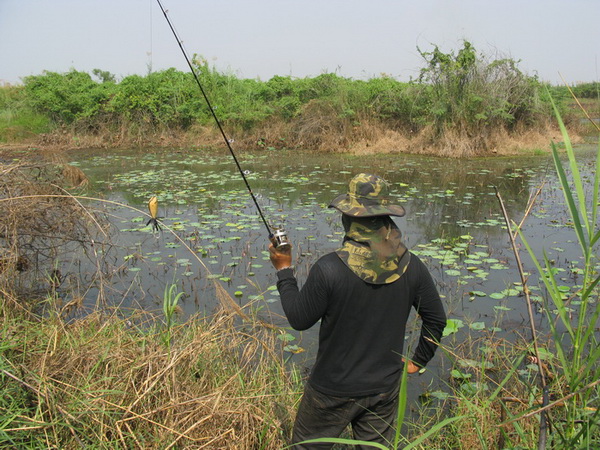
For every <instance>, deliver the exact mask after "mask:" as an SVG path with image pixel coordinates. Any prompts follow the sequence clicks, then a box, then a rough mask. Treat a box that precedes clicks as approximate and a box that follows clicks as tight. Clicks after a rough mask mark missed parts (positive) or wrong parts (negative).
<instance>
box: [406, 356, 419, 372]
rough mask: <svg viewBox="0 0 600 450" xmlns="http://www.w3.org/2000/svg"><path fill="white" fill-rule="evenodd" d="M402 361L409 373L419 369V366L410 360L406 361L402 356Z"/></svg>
mask: <svg viewBox="0 0 600 450" xmlns="http://www.w3.org/2000/svg"><path fill="white" fill-rule="evenodd" d="M402 361H403V362H404V364H406V371H407V372H408V373H409V374H411V373H417V372H418V371H419V370H421V368H420V367H419V366H417V365H416V364H415V363H414V362H412V361H408V362H406V360H405V359H404V358H402Z"/></svg>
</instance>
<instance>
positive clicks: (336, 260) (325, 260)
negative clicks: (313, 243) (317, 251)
mask: <svg viewBox="0 0 600 450" xmlns="http://www.w3.org/2000/svg"><path fill="white" fill-rule="evenodd" d="M315 264H317V265H320V266H322V267H326V266H327V267H333V266H337V265H339V264H343V263H342V260H341V259H340V257H339V256H338V255H337V253H336V252H330V253H326V254H325V255H323V256H321V257H320V258H319V259H318V260H317V262H316V263H315Z"/></svg>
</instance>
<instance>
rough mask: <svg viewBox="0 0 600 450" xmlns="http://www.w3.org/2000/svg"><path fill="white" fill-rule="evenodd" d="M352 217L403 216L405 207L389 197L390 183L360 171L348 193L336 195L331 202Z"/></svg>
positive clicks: (352, 181)
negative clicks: (391, 201)
mask: <svg viewBox="0 0 600 450" xmlns="http://www.w3.org/2000/svg"><path fill="white" fill-rule="evenodd" d="M329 207H330V208H336V209H338V210H339V211H341V212H342V213H344V214H346V215H348V216H352V217H374V216H400V217H401V216H403V215H404V214H405V211H404V208H403V207H402V206H399V205H393V204H392V203H390V200H389V199H388V184H387V182H386V181H385V180H384V179H383V178H380V177H378V176H376V175H370V174H367V173H360V174H358V175H356V176H355V177H354V178H352V180H350V183H349V184H348V193H347V194H342V195H340V196H338V197H336V198H335V199H334V200H333V201H332V202H331V203H330V204H329Z"/></svg>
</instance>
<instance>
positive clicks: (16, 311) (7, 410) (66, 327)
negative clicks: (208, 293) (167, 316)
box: [0, 293, 300, 449]
mask: <svg viewBox="0 0 600 450" xmlns="http://www.w3.org/2000/svg"><path fill="white" fill-rule="evenodd" d="M0 302H1V303H0V308H1V311H2V317H3V318H2V323H1V324H0V333H1V339H0V342H1V344H0V384H1V386H2V389H1V391H2V396H1V397H0V402H1V403H2V404H1V407H0V411H1V413H0V416H1V420H0V424H1V425H0V442H1V443H2V444H1V445H2V446H7V447H13V448H77V447H80V446H81V447H86V448H87V447H93V448H190V447H193V448H236V449H237V448H264V449H281V448H282V447H283V446H284V444H285V440H286V438H287V435H288V432H289V429H290V424H291V421H292V419H291V417H292V413H293V408H294V404H295V401H296V400H297V398H298V396H299V390H300V388H299V384H298V383H297V382H296V381H295V380H293V379H292V375H293V374H290V373H289V372H288V369H286V368H284V366H283V363H282V358H281V357H280V352H281V350H280V349H278V346H277V344H276V342H278V341H277V340H276V334H275V333H274V332H273V331H272V330H268V331H267V330H266V329H264V328H262V329H259V328H253V327H250V326H246V327H240V326H239V325H238V326H236V325H235V321H234V318H233V317H232V316H229V315H226V314H222V315H216V316H214V317H210V318H192V319H190V320H188V321H186V323H185V324H181V325H177V326H173V327H171V328H170V329H169V330H168V339H169V340H168V341H167V329H166V326H165V324H164V322H163V319H162V318H159V317H156V316H152V315H151V314H148V313H144V312H141V311H123V310H120V311H117V310H113V311H109V310H104V311H90V314H88V315H87V316H85V318H83V319H80V320H76V321H72V322H69V321H65V320H64V318H63V317H61V314H60V313H61V308H60V307H59V306H58V305H57V304H52V305H47V311H48V314H47V315H46V316H45V317H40V316H39V315H36V314H32V313H31V311H30V310H28V309H27V308H24V307H23V305H22V303H21V302H20V301H19V300H17V299H16V298H13V297H11V296H10V295H7V294H6V293H3V294H2V295H1V297H0ZM48 302H52V300H51V299H48ZM279 347H280V346H279Z"/></svg>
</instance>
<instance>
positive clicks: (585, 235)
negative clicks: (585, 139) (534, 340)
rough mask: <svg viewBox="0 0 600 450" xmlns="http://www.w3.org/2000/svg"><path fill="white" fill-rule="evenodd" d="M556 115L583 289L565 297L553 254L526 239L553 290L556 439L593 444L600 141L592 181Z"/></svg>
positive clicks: (597, 441) (599, 427)
mask: <svg viewBox="0 0 600 450" xmlns="http://www.w3.org/2000/svg"><path fill="white" fill-rule="evenodd" d="M556 115H557V119H558V121H559V125H560V128H561V131H562V137H563V142H564V144H565V150H566V154H567V158H568V169H569V170H567V167H566V166H565V163H563V161H562V160H561V158H560V155H559V152H558V149H557V146H556V145H555V144H554V143H552V155H553V157H554V163H555V166H556V171H557V173H558V175H559V179H560V182H561V186H562V191H563V193H564V196H565V201H566V204H567V207H568V212H569V215H570V218H571V221H572V223H573V228H574V231H575V235H576V236H577V241H578V242H579V245H580V247H581V257H582V261H583V264H584V267H583V273H582V277H581V280H580V284H579V286H578V287H579V289H578V291H577V293H576V294H575V295H574V296H572V297H569V298H565V295H564V292H563V291H562V290H561V284H562V283H561V282H560V279H559V276H558V275H557V274H556V273H555V272H554V270H553V264H552V262H551V261H550V259H549V258H548V256H547V255H546V254H545V253H544V255H543V257H539V256H538V255H536V254H535V253H534V251H533V250H532V248H531V247H530V245H529V243H528V242H527V240H526V239H525V238H524V237H523V236H521V238H522V239H523V242H524V244H525V246H526V247H527V250H528V251H529V254H530V256H531V258H532V260H533V262H534V263H535V266H536V267H537V269H538V272H539V274H540V278H541V281H542V282H543V284H544V286H545V288H546V291H547V297H546V298H547V301H546V303H545V308H544V311H545V313H546V315H547V318H548V323H549V325H550V328H551V331H552V336H553V340H554V345H555V348H556V356H557V359H558V362H559V367H560V374H561V377H560V378H561V381H562V382H561V383H558V382H557V383H555V385H554V386H552V387H551V388H552V389H554V392H556V393H557V395H559V396H560V397H562V398H563V402H564V408H563V411H562V412H561V413H560V414H559V413H557V412H556V411H555V410H551V413H552V414H551V416H552V417H555V418H557V420H556V421H555V424H554V426H555V428H556V433H552V440H553V443H554V444H555V445H557V446H560V447H561V448H593V447H597V446H598V445H600V408H599V406H600V401H599V400H600V398H599V396H598V388H597V383H598V380H599V379H600V347H599V342H598V335H597V330H596V327H597V323H598V319H599V318H600V302H598V284H599V283H600V275H599V274H598V273H597V271H596V270H595V269H594V267H595V263H596V262H597V253H596V248H597V243H598V240H599V239H600V230H598V198H599V197H598V196H599V187H600V146H599V147H598V153H597V155H596V171H595V177H594V180H593V181H592V183H591V184H589V183H586V182H584V180H582V178H581V176H580V173H579V168H578V165H577V160H576V156H575V152H574V150H573V147H572V145H571V141H570V138H569V135H568V133H567V130H566V128H565V126H564V124H563V122H562V119H561V117H560V114H559V113H558V110H556ZM588 188H589V190H588Z"/></svg>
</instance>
